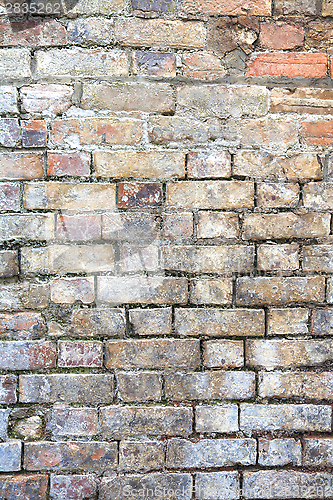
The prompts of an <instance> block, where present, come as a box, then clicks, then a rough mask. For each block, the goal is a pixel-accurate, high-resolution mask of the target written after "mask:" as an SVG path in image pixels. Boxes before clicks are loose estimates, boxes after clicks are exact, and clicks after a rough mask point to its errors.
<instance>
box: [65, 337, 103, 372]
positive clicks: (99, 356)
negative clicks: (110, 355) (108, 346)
mask: <svg viewBox="0 0 333 500" xmlns="http://www.w3.org/2000/svg"><path fill="white" fill-rule="evenodd" d="M58 366H60V367H61V368H71V367H76V366H80V367H91V368H101V367H102V366H103V344H102V342H97V341H80V342H70V341H60V342H58Z"/></svg>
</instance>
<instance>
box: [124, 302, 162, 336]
mask: <svg viewBox="0 0 333 500" xmlns="http://www.w3.org/2000/svg"><path fill="white" fill-rule="evenodd" d="M171 320H172V310H171V307H164V308H163V309H130V310H129V322H130V324H131V328H132V331H133V334H134V335H168V334H170V333H171Z"/></svg>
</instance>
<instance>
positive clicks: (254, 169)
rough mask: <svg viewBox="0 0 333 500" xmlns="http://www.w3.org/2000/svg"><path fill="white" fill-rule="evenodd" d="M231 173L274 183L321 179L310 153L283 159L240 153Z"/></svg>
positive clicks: (268, 155)
mask: <svg viewBox="0 0 333 500" xmlns="http://www.w3.org/2000/svg"><path fill="white" fill-rule="evenodd" d="M296 92H297V90H296ZM233 173H234V175H241V176H245V177H252V178H257V179H267V180H275V181H276V180H288V181H298V180H306V179H322V178H323V172H322V167H321V165H320V162H319V160H318V157H317V155H314V154H312V153H300V154H294V155H292V156H290V157H285V156H278V155H274V154H271V153H266V152H264V153H263V152H258V151H240V152H239V153H236V154H235V157H234V166H233Z"/></svg>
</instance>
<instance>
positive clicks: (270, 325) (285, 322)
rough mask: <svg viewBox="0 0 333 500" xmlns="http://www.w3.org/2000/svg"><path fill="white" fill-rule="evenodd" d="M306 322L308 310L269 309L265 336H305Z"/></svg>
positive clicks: (307, 329)
mask: <svg viewBox="0 0 333 500" xmlns="http://www.w3.org/2000/svg"><path fill="white" fill-rule="evenodd" d="M308 321H309V310H308V309H301V308H298V307H297V308H292V309H269V310H268V316H267V335H306V334H307V333H308V332H309V328H308Z"/></svg>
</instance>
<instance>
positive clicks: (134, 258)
mask: <svg viewBox="0 0 333 500" xmlns="http://www.w3.org/2000/svg"><path fill="white" fill-rule="evenodd" d="M119 267H120V269H121V271H122V272H125V273H126V272H138V271H146V272H147V271H157V270H158V269H159V268H160V266H159V247H158V246H157V245H147V246H145V247H141V246H138V245H135V244H134V245H133V244H130V243H124V244H123V245H122V246H121V248H120V258H119Z"/></svg>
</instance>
